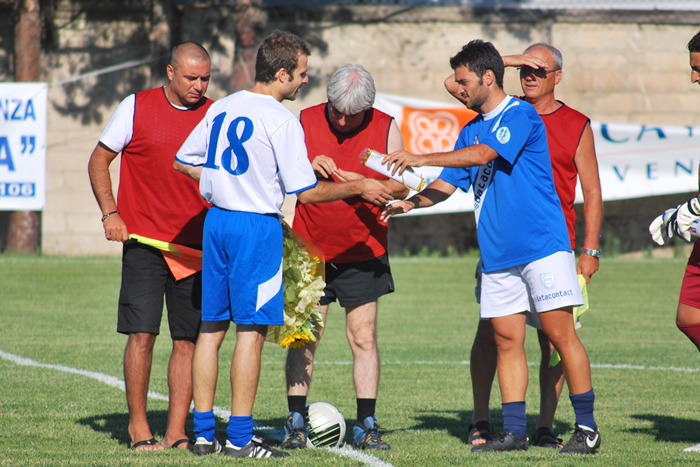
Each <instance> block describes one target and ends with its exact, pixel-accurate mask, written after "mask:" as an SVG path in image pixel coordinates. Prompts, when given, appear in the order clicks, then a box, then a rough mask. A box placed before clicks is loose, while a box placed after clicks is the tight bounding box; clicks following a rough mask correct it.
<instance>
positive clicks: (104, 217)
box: [102, 211, 119, 222]
mask: <svg viewBox="0 0 700 467" xmlns="http://www.w3.org/2000/svg"><path fill="white" fill-rule="evenodd" d="M112 214H119V211H112V212H108V213H107V214H105V215H104V216H102V222H104V221H105V219H107V218H108V217H109V216H111V215H112Z"/></svg>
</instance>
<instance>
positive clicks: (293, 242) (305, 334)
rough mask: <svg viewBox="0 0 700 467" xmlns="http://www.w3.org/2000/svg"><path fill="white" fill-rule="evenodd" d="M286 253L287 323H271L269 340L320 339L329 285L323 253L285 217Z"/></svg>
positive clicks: (297, 343)
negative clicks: (318, 333) (321, 306)
mask: <svg viewBox="0 0 700 467" xmlns="http://www.w3.org/2000/svg"><path fill="white" fill-rule="evenodd" d="M282 230H283V232H284V234H283V236H284V253H283V264H282V282H283V287H284V324H283V325H281V326H268V327H267V337H266V340H267V341H268V342H274V343H276V344H279V345H280V346H281V347H283V348H287V347H292V348H296V347H302V346H304V345H306V344H307V343H308V342H316V336H314V333H315V332H316V331H318V330H319V329H320V328H322V327H323V319H322V317H321V314H320V313H319V309H318V303H319V300H320V299H321V297H322V296H323V289H324V288H325V287H326V282H325V280H324V278H325V269H324V261H323V254H322V253H321V251H320V250H319V249H318V248H317V247H315V246H314V245H313V244H311V242H309V241H307V240H306V239H304V238H303V237H301V236H300V235H299V234H297V233H296V232H294V231H293V230H292V229H291V227H289V225H288V224H287V223H286V222H284V221H282Z"/></svg>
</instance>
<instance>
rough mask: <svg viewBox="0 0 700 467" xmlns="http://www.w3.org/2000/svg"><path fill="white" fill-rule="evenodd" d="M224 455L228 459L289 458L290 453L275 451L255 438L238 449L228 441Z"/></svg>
mask: <svg viewBox="0 0 700 467" xmlns="http://www.w3.org/2000/svg"><path fill="white" fill-rule="evenodd" d="M224 455H225V456H228V457H259V458H265V457H289V453H287V452H283V451H278V450H277V449H273V448H271V447H270V446H268V445H267V444H265V443H264V442H263V440H262V439H260V438H258V437H257V436H253V439H251V440H250V443H248V444H246V445H245V446H243V447H242V448H239V447H236V446H234V445H233V444H231V441H229V440H226V447H224Z"/></svg>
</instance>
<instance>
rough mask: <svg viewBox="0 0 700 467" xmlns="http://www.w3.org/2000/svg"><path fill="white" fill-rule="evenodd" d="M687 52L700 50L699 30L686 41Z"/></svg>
mask: <svg viewBox="0 0 700 467" xmlns="http://www.w3.org/2000/svg"><path fill="white" fill-rule="evenodd" d="M688 52H700V32H698V33H697V34H695V35H694V36H693V38H692V39H690V42H688Z"/></svg>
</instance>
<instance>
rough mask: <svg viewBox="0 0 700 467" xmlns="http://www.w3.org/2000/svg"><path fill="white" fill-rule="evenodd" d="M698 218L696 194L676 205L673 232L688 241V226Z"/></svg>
mask: <svg viewBox="0 0 700 467" xmlns="http://www.w3.org/2000/svg"><path fill="white" fill-rule="evenodd" d="M698 219H700V200H699V199H698V197H697V196H694V197H693V198H690V199H689V200H688V201H686V202H685V203H683V204H681V205H680V206H678V212H677V213H676V219H675V222H673V232H674V233H675V234H676V235H678V236H679V237H682V238H684V239H685V241H686V242H689V241H690V235H691V233H690V226H691V225H692V223H693V222H695V221H696V220H698Z"/></svg>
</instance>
